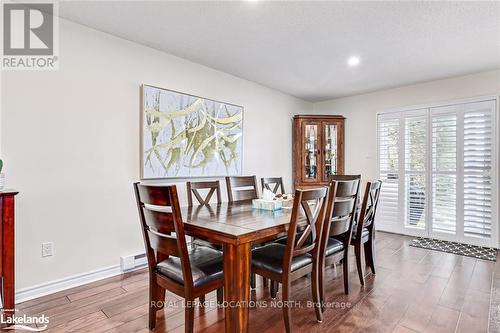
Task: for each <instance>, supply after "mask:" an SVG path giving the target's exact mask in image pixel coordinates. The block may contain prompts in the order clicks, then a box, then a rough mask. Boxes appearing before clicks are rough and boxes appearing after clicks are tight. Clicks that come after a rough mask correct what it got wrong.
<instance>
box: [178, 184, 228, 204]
mask: <svg viewBox="0 0 500 333" xmlns="http://www.w3.org/2000/svg"><path fill="white" fill-rule="evenodd" d="M186 187H187V196H188V205H189V206H192V205H193V196H194V197H195V198H196V200H197V201H198V203H199V204H200V205H206V204H208V203H210V199H212V196H213V194H214V193H216V195H217V203H221V202H222V196H221V194H220V182H219V181H218V180H214V181H206V182H186ZM200 190H208V192H207V195H206V196H205V198H203V196H202V195H201V193H200Z"/></svg>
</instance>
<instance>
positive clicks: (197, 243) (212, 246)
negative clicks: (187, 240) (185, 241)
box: [192, 238, 222, 251]
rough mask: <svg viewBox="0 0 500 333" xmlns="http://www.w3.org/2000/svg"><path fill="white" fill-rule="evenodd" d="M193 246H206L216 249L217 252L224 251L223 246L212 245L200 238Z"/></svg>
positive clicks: (195, 240) (196, 239)
mask: <svg viewBox="0 0 500 333" xmlns="http://www.w3.org/2000/svg"><path fill="white" fill-rule="evenodd" d="M192 244H193V245H194V246H206V247H210V248H212V249H215V250H217V251H222V244H214V243H210V242H209V241H207V240H204V239H200V238H195V239H194V240H193V243H192Z"/></svg>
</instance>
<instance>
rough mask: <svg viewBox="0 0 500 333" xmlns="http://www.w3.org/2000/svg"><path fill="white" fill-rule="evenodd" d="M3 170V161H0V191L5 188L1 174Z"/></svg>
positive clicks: (3, 176)
mask: <svg viewBox="0 0 500 333" xmlns="http://www.w3.org/2000/svg"><path fill="white" fill-rule="evenodd" d="M2 169H3V160H2V159H0V190H3V188H4V187H5V174H4V173H3V172H2Z"/></svg>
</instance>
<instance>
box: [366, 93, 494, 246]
mask: <svg viewBox="0 0 500 333" xmlns="http://www.w3.org/2000/svg"><path fill="white" fill-rule="evenodd" d="M496 107H497V99H490V100H487V99H483V100H482V101H481V100H479V101H477V102H467V103H449V104H448V105H446V106H432V107H429V108H425V109H420V110H408V111H400V112H397V113H387V114H380V115H379V116H378V133H377V135H378V155H379V156H378V161H379V165H378V167H379V177H380V179H381V180H382V181H383V184H382V192H381V196H380V203H379V208H378V209H377V214H378V220H377V221H378V222H377V224H376V225H378V227H379V228H380V227H381V226H382V227H381V228H380V229H383V230H388V231H393V232H401V231H402V232H403V233H406V234H411V235H422V236H429V237H433V238H442V239H447V240H454V241H461V242H465V243H471V244H476V245H486V246H495V247H496V246H497V245H498V244H497V243H496V242H497V239H498V235H497V232H498V170H497V168H498V165H497V163H498V162H497V161H498V157H497V155H496V152H497V146H496V145H497V140H498V139H497V138H498V137H497V130H498V129H497V115H496V112H497V110H496ZM394 225H395V226H396V227H393V226H394Z"/></svg>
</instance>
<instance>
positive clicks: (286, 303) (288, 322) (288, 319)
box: [281, 283, 292, 333]
mask: <svg viewBox="0 0 500 333" xmlns="http://www.w3.org/2000/svg"><path fill="white" fill-rule="evenodd" d="M281 288H282V289H283V290H282V292H283V296H282V301H283V320H284V322H285V331H286V333H291V332H292V308H291V307H290V298H289V295H288V293H289V289H290V284H289V283H283V284H282V285H281Z"/></svg>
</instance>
